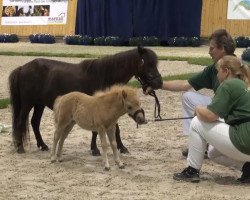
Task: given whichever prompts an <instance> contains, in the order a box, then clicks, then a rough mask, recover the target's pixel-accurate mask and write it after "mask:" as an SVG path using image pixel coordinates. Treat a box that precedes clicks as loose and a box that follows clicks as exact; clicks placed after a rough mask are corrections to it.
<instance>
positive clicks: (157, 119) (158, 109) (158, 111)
mask: <svg viewBox="0 0 250 200" xmlns="http://www.w3.org/2000/svg"><path fill="white" fill-rule="evenodd" d="M135 78H136V79H137V80H138V81H139V82H140V84H141V86H142V89H143V91H144V89H146V88H147V84H146V83H144V82H143V81H142V80H141V79H140V77H138V76H135ZM148 94H149V95H150V96H152V97H154V98H155V110H154V118H155V119H154V120H148V121H154V122H160V121H167V120H181V119H192V118H194V117H177V118H165V119H162V117H161V105H160V102H159V99H158V97H157V95H156V93H155V91H154V90H150V91H149V93H148ZM137 128H138V124H137Z"/></svg>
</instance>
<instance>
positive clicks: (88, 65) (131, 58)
mask: <svg viewBox="0 0 250 200" xmlns="http://www.w3.org/2000/svg"><path fill="white" fill-rule="evenodd" d="M144 55H145V56H144ZM144 57H145V58H146V59H147V62H150V63H156V62H157V57H156V55H155V53H154V52H153V51H151V50H150V49H145V48H143V50H142V52H141V54H140V53H139V52H138V49H137V48H135V49H131V50H128V51H124V52H120V53H117V54H114V55H110V56H105V57H103V58H98V59H88V60H84V61H82V62H81V63H80V65H81V66H82V70H83V71H84V72H85V73H87V74H88V76H90V77H98V80H96V81H97V82H99V85H102V88H105V87H106V86H107V85H112V84H115V83H116V82H117V80H119V77H120V79H121V80H123V79H124V75H125V74H126V75H127V76H128V77H127V79H126V80H124V81H122V82H123V83H126V82H128V81H129V80H130V79H131V78H132V77H133V76H134V75H138V73H139V71H140V69H139V68H140V67H141V64H142V58H144ZM145 64H146V63H145ZM114 79H115V80H114Z"/></svg>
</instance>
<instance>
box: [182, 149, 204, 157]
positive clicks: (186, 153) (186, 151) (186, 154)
mask: <svg viewBox="0 0 250 200" xmlns="http://www.w3.org/2000/svg"><path fill="white" fill-rule="evenodd" d="M181 153H182V155H183V156H184V157H187V156H188V149H184V150H183V151H182V152H181ZM204 159H208V155H207V151H206V152H205V155H204Z"/></svg>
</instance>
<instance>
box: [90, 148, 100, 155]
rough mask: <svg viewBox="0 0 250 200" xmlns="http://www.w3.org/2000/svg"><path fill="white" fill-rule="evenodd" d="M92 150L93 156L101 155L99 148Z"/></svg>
mask: <svg viewBox="0 0 250 200" xmlns="http://www.w3.org/2000/svg"><path fill="white" fill-rule="evenodd" d="M91 151H92V156H100V155H101V153H100V151H99V149H92V150H91Z"/></svg>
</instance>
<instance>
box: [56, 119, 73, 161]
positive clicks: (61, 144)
mask: <svg viewBox="0 0 250 200" xmlns="http://www.w3.org/2000/svg"><path fill="white" fill-rule="evenodd" d="M74 125H75V123H74V122H71V123H70V124H69V125H68V126H66V127H65V129H64V131H63V132H61V137H60V140H59V144H58V149H57V158H58V161H59V162H62V148H63V143H64V140H65V139H66V138H67V136H68V135H69V132H70V131H71V130H72V128H73V126H74Z"/></svg>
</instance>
